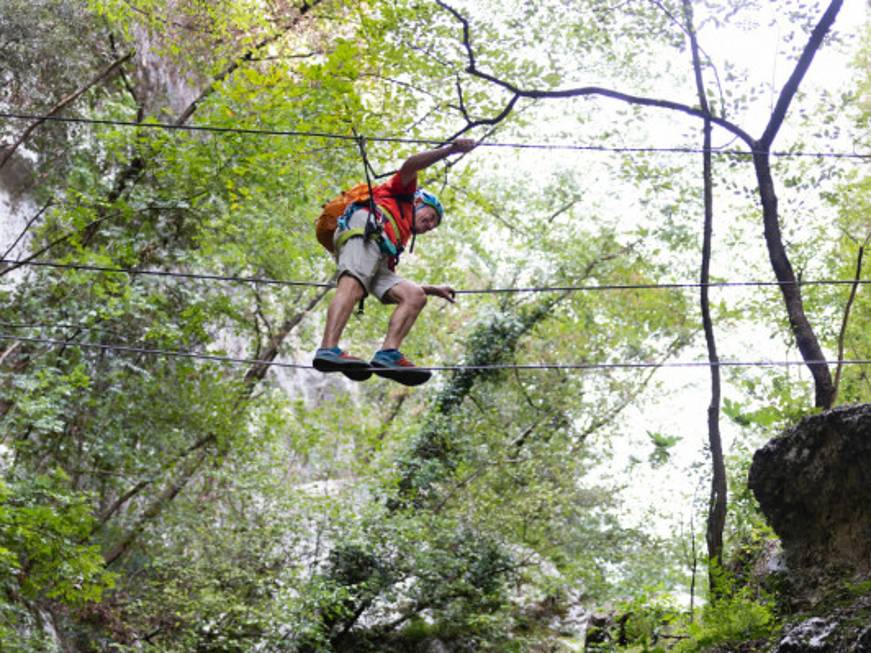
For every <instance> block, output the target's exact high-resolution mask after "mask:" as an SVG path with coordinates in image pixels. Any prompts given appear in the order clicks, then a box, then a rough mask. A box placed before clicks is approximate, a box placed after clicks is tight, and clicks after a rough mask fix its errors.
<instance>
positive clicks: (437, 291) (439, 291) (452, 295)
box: [421, 286, 457, 304]
mask: <svg viewBox="0 0 871 653" xmlns="http://www.w3.org/2000/svg"><path fill="white" fill-rule="evenodd" d="M421 288H423V292H425V293H426V294H427V295H433V296H434V297H441V298H442V299H445V300H447V301H449V302H450V303H451V304H453V303H455V300H456V297H457V291H456V290H454V289H453V288H451V287H450V286H421Z"/></svg>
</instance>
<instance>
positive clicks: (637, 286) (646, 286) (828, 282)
mask: <svg viewBox="0 0 871 653" xmlns="http://www.w3.org/2000/svg"><path fill="white" fill-rule="evenodd" d="M0 263H17V261H14V260H12V259H0ZM23 265H31V266H36V267H50V268H59V269H70V270H83V271H89V272H109V273H118V274H129V275H131V276H134V275H137V274H141V275H149V276H158V277H178V278H182V279H202V280H208V281H228V282H234V283H253V284H271V285H279V286H295V287H300V286H308V287H313V288H335V284H334V283H325V282H318V281H288V280H283V279H273V278H270V277H243V276H234V275H224V274H197V273H193V272H167V271H164V270H139V269H136V268H118V267H109V266H104V265H87V264H83V263H59V262H57V261H28V262H26V263H24V264H23ZM853 284H858V285H867V284H871V279H817V280H810V281H798V280H796V281H710V282H707V283H700V282H683V283H626V284H598V285H581V286H528V287H519V288H477V289H466V290H456V291H455V292H456V294H458V295H489V294H501V293H539V292H587V291H598V290H669V289H671V290H674V289H679V288H739V287H766V286H792V285H796V286H851V285H853Z"/></svg>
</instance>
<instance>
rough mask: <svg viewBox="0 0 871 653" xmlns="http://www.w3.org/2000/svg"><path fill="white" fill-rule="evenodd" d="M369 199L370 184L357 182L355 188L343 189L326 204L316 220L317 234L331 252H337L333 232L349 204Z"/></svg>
mask: <svg viewBox="0 0 871 653" xmlns="http://www.w3.org/2000/svg"><path fill="white" fill-rule="evenodd" d="M368 199H369V185H368V184H366V183H363V184H357V185H356V186H354V187H353V188H350V189H348V190H346V191H342V193H341V194H340V195H338V196H337V197H334V198H333V199H331V200H330V201H329V202H327V203H326V204H324V208H323V210H322V211H321V214H320V215H319V216H318V219H317V220H315V234H316V235H317V237H318V242H319V243H320V244H321V245H323V246H324V247H325V248H326V250H327V251H328V252H330V254H334V253H335V251H336V250H335V247H333V233H335V231H336V223H337V222H338V221H339V218H340V217H341V216H342V214H343V213H344V212H345V209H346V208H347V206H348V204H351V203H352V202H365V201H366V200H368Z"/></svg>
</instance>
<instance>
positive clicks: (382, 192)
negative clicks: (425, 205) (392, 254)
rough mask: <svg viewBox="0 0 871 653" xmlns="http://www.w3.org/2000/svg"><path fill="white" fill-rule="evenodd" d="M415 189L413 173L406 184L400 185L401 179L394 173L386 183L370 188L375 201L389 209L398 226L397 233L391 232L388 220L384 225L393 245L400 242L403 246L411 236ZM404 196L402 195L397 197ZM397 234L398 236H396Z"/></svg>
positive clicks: (415, 179)
mask: <svg viewBox="0 0 871 653" xmlns="http://www.w3.org/2000/svg"><path fill="white" fill-rule="evenodd" d="M416 190H417V175H414V177H413V178H412V180H411V182H409V184H408V185H407V186H403V185H402V180H401V178H400V177H399V173H398V172H397V173H396V174H394V175H393V176H392V177H391V178H390V179H389V180H388V181H387V183H384V184H381V185H380V186H375V187H374V188H373V189H372V195H373V196H374V197H375V203H376V204H378V205H379V206H383V207H384V208H385V209H387V210H388V211H390V213H391V215H393V217H394V218H396V224H397V225H398V226H399V234H398V235H397V234H394V233H393V226H392V225H391V224H390V221H389V220H388V221H387V224H385V225H384V232H385V233H386V234H387V237H388V238H389V239H390V241H391V242H392V243H393V244H394V245H399V244H401V245H402V246H403V247H405V245H406V244H407V243H408V241H409V239H410V238H411V228H412V225H413V224H414V198H413V195H414V192H415V191H416ZM397 195H399V196H404V197H397ZM397 236H398V237H397Z"/></svg>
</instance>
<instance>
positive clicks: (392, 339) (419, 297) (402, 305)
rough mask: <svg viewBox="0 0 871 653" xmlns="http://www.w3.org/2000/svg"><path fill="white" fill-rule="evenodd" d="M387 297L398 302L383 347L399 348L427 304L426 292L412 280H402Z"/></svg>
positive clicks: (388, 292)
mask: <svg viewBox="0 0 871 653" xmlns="http://www.w3.org/2000/svg"><path fill="white" fill-rule="evenodd" d="M387 299H388V300H389V301H391V302H395V303H396V304H398V306H397V307H396V309H395V310H394V311H393V315H391V316H390V323H389V324H388V325H387V336H386V337H385V338H384V344H383V345H382V347H381V348H382V349H399V347H400V346H401V345H402V341H403V340H405V336H407V335H408V332H409V331H411V327H412V326H414V322H415V320H417V316H418V315H420V312H421V311H422V310H423V307H424V306H426V293H424V291H423V288H421V287H420V286H418V285H417V284H416V283H411V282H410V281H400V282H399V283H398V284H396V285H395V286H393V287H392V288H391V289H390V290H388V291H387Z"/></svg>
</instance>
